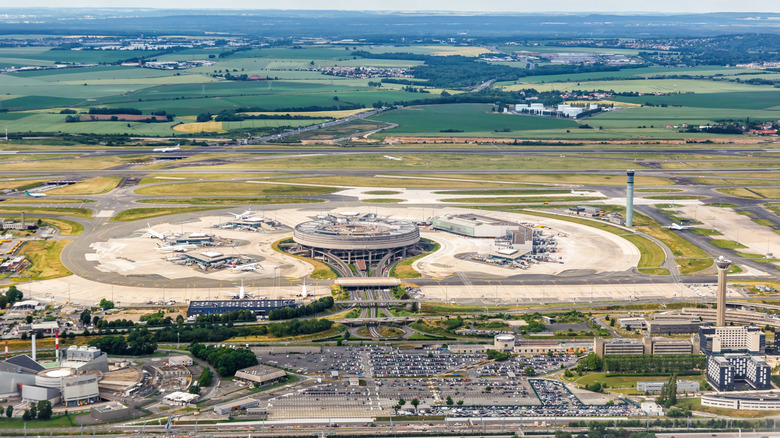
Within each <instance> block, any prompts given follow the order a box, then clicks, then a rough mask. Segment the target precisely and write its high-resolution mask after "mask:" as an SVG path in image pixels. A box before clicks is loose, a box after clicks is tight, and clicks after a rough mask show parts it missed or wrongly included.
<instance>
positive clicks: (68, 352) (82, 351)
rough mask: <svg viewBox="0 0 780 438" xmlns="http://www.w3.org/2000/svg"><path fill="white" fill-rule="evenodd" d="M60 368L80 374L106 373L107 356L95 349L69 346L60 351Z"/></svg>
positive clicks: (84, 346) (83, 346)
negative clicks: (76, 371)
mask: <svg viewBox="0 0 780 438" xmlns="http://www.w3.org/2000/svg"><path fill="white" fill-rule="evenodd" d="M60 366H61V367H64V368H72V369H75V370H79V371H81V372H87V371H92V370H97V371H100V372H103V373H105V372H108V355H107V354H106V353H103V352H102V351H100V350H98V349H97V348H95V347H88V346H86V345H81V346H76V345H71V346H70V347H68V348H66V349H65V350H63V351H62V361H61V362H60Z"/></svg>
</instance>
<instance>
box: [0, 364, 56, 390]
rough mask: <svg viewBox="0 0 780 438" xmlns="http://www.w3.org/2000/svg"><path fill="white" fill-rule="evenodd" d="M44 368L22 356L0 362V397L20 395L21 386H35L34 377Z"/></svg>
mask: <svg viewBox="0 0 780 438" xmlns="http://www.w3.org/2000/svg"><path fill="white" fill-rule="evenodd" d="M44 369H45V368H44V367H43V366H42V365H40V364H39V363H38V362H36V361H34V360H32V359H31V358H30V356H27V355H26V354H22V355H19V356H14V357H12V358H10V359H6V360H4V361H2V362H0V397H13V396H18V395H21V390H20V388H21V387H22V386H23V385H35V376H36V375H38V373H39V372H41V371H43V370H44Z"/></svg>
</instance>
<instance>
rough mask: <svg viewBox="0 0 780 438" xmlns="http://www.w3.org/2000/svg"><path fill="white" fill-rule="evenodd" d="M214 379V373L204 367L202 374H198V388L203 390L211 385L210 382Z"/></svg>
mask: <svg viewBox="0 0 780 438" xmlns="http://www.w3.org/2000/svg"><path fill="white" fill-rule="evenodd" d="M213 379H214V373H212V372H211V368H208V367H204V368H203V372H202V373H200V378H199V379H198V386H200V387H201V388H205V387H207V386H209V385H211V381H212V380H213Z"/></svg>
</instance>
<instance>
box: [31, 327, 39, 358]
mask: <svg viewBox="0 0 780 438" xmlns="http://www.w3.org/2000/svg"><path fill="white" fill-rule="evenodd" d="M32 360H34V361H36V362H37V361H38V353H37V352H36V351H35V333H33V335H32Z"/></svg>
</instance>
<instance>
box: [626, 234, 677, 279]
mask: <svg viewBox="0 0 780 438" xmlns="http://www.w3.org/2000/svg"><path fill="white" fill-rule="evenodd" d="M619 236H620V237H622V238H624V239H626V240H628V241H629V242H631V243H633V244H634V246H636V247H637V248H638V249H639V253H640V254H641V257H640V258H639V264H637V267H638V268H657V267H659V266H661V265H662V264H663V263H664V260H666V254H665V253H664V250H663V249H662V248H661V247H660V246H658V244H657V243H655V242H653V241H651V240H649V239H647V238H645V237H642V236H639V235H637V234H619ZM667 273H668V271H667Z"/></svg>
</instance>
